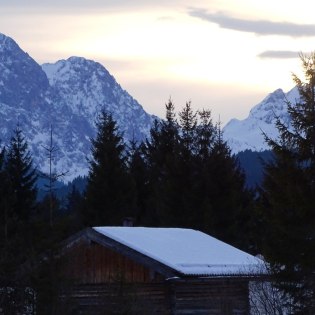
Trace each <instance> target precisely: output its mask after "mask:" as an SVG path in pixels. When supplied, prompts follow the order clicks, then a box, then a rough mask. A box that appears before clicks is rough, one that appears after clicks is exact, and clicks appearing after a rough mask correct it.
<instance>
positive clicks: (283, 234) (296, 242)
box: [261, 53, 315, 314]
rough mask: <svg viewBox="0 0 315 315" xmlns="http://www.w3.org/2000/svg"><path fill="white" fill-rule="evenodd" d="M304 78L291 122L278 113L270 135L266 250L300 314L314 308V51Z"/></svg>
mask: <svg viewBox="0 0 315 315" xmlns="http://www.w3.org/2000/svg"><path fill="white" fill-rule="evenodd" d="M301 61H302V65H303V71H304V75H305V80H306V81H305V82H303V81H302V80H301V79H300V78H298V77H297V76H296V75H293V79H294V82H295V83H296V85H297V88H298V90H299V94H300V99H298V100H297V101H296V103H295V104H291V103H288V114H289V116H290V118H291V124H290V125H289V126H287V125H285V123H284V122H282V121H281V120H280V119H279V118H278V119H277V122H276V126H277V128H278V131H279V138H278V139H271V138H270V137H268V136H267V135H266V141H267V142H268V144H269V146H270V147H271V149H272V152H273V154H274V159H273V160H272V161H271V162H268V163H267V164H266V165H265V178H264V181H263V185H262V191H261V195H262V198H261V199H262V207H261V212H262V215H263V218H264V220H265V221H264V222H265V225H264V229H265V231H266V234H265V239H264V242H263V245H264V247H263V250H264V253H265V255H266V257H267V258H268V259H269V260H270V261H271V263H272V265H273V267H274V271H275V273H276V274H277V275H278V276H279V279H281V280H283V281H282V284H283V283H286V284H290V285H288V286H285V287H284V289H286V290H288V291H289V292H290V293H291V294H292V296H293V302H294V303H293V304H294V308H295V311H296V312H295V314H314V312H315V250H314V249H315V233H314V231H315V199H314V196H315V94H314V88H315V53H312V54H311V55H309V56H306V55H301Z"/></svg>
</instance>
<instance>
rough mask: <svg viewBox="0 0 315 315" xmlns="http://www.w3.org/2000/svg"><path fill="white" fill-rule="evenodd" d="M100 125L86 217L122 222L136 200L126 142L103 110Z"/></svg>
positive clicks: (87, 220)
mask: <svg viewBox="0 0 315 315" xmlns="http://www.w3.org/2000/svg"><path fill="white" fill-rule="evenodd" d="M96 125H97V135H96V138H95V139H92V141H91V142H92V159H91V160H90V171H89V176H88V184H87V189H86V209H85V213H84V214H83V216H84V217H85V224H88V225H120V224H122V221H123V218H124V217H125V216H129V215H130V213H129V208H130V202H131V200H132V196H131V195H132V189H131V187H132V183H131V178H130V176H129V175H128V172H127V166H126V153H125V144H124V141H123V137H122V134H121V133H120V132H119V131H118V127H117V125H116V122H115V121H114V119H113V117H112V115H111V114H109V113H107V112H105V111H102V112H101V114H100V116H99V118H98V121H97V124H96Z"/></svg>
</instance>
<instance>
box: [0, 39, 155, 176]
mask: <svg viewBox="0 0 315 315" xmlns="http://www.w3.org/2000/svg"><path fill="white" fill-rule="evenodd" d="M103 109H105V110H107V111H109V112H111V113H112V115H113V117H114V119H115V120H116V121H117V124H118V126H119V127H120V130H121V131H122V132H123V133H124V137H125V139H126V140H128V139H135V140H137V139H143V138H145V137H146V136H147V135H148V134H149V130H150V128H151V126H152V123H153V120H154V119H155V117H154V116H151V115H149V114H147V113H146V112H145V111H144V110H143V108H142V106H141V105H140V104H139V103H138V102H137V101H136V100H135V99H133V98H132V97H131V96H130V95H129V94H128V93H127V92H126V91H125V90H123V89H122V88H121V86H120V85H119V84H118V83H117V82H116V80H115V78H114V77H113V76H112V75H111V74H110V73H109V72H108V71H107V70H106V69H105V67H104V66H102V65H101V64H100V63H98V62H94V61H92V60H88V59H85V58H82V57H70V58H68V59H67V60H59V61H57V62H56V63H54V64H44V65H42V66H40V65H39V64H38V63H37V62H36V61H35V60H33V59H32V58H31V57H30V56H29V55H28V54H26V53H25V52H24V51H23V50H22V49H21V48H20V47H19V46H18V44H16V43H15V42H14V40H12V39H11V38H9V37H7V36H5V35H3V34H0V126H1V127H0V139H1V141H2V144H6V143H8V141H9V139H10V137H11V134H12V130H13V129H14V128H15V126H16V125H17V123H19V125H20V127H21V129H22V131H23V133H24V134H25V137H26V140H27V141H28V143H29V145H30V149H31V151H32V153H33V154H32V155H33V158H34V162H35V164H36V165H37V167H38V169H39V170H41V171H44V172H45V171H46V172H47V170H48V164H49V161H48V159H47V157H46V156H47V152H45V149H44V147H47V146H48V144H49V139H50V136H49V135H50V128H51V126H52V129H53V141H54V144H55V145H56V147H57V148H58V152H57V154H56V158H55V160H54V168H55V169H56V170H58V171H59V172H60V171H62V172H65V171H66V172H68V173H67V178H66V180H71V179H73V178H75V177H77V176H79V175H86V174H87V172H88V163H87V157H88V156H89V154H90V139H91V138H93V137H94V136H95V131H96V130H95V119H96V117H97V116H98V114H99V113H100V111H101V110H103Z"/></svg>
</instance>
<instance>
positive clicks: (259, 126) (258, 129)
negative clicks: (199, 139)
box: [223, 87, 299, 153]
mask: <svg viewBox="0 0 315 315" xmlns="http://www.w3.org/2000/svg"><path fill="white" fill-rule="evenodd" d="M298 99H299V93H298V90H297V88H296V87H295V88H293V89H292V90H291V91H289V92H288V93H284V92H283V91H282V90H281V89H278V90H276V91H274V92H273V93H271V94H269V95H268V96H267V97H265V99H264V100H263V101H262V102H260V103H259V104H258V105H256V106H255V107H253V108H252V109H251V111H250V113H249V116H248V117H247V118H246V119H244V120H238V119H232V120H230V121H229V122H228V123H227V124H226V126H225V127H224V128H223V135H224V138H225V140H226V141H227V142H228V144H229V146H230V147H231V149H232V152H233V153H237V152H240V151H245V150H246V149H249V150H252V151H263V150H268V149H269V147H268V146H267V144H266V142H265V140H264V136H263V133H265V134H266V135H268V136H269V137H271V138H274V139H276V138H277V136H278V131H277V129H276V127H275V121H276V117H280V119H281V120H282V121H283V122H284V123H285V124H287V125H289V123H290V118H289V116H288V113H287V102H288V101H289V102H290V103H291V104H295V103H296V100H298Z"/></svg>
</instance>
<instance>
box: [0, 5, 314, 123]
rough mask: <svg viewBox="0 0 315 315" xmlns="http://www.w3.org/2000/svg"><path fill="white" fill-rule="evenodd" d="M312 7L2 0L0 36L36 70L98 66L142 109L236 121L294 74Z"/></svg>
mask: <svg viewBox="0 0 315 315" xmlns="http://www.w3.org/2000/svg"><path fill="white" fill-rule="evenodd" d="M314 8H315V4H314V3H313V1H312V0H299V1H296V0H295V1H292V0H276V1H275V0H264V1H261V0H237V1H236V0H195V1H186V0H156V1H153V0H54V1H51V0H28V1H23V0H0V32H1V33H3V34H5V35H7V36H10V37H12V38H13V39H14V40H15V41H16V42H17V43H18V44H19V46H20V47H21V48H22V49H23V50H24V51H26V52H27V53H28V54H29V55H30V56H31V57H32V58H34V59H35V60H36V61H37V62H38V63H40V64H42V63H46V62H50V63H54V62H56V61H57V60H60V59H67V58H69V57H70V56H81V57H85V58H87V59H92V60H94V61H97V62H100V63H101V64H102V65H103V66H104V67H105V68H106V69H107V70H108V71H109V72H110V73H111V74H112V75H113V76H114V77H115V79H116V80H117V82H118V83H119V84H120V85H121V86H122V87H123V88H124V89H125V90H127V91H128V92H129V93H130V94H131V95H132V96H133V97H134V98H135V99H136V100H137V101H138V102H139V103H140V104H141V105H142V106H143V107H144V109H145V110H146V111H147V112H148V113H150V114H155V115H157V116H160V117H164V114H165V103H166V102H167V101H168V100H169V98H171V99H172V100H173V102H174V104H175V107H176V109H177V110H180V109H181V108H182V107H183V106H184V105H185V103H186V102H187V101H191V103H192V106H193V108H194V109H196V110H197V109H200V110H201V109H210V110H211V111H212V117H213V119H214V120H215V121H218V120H220V121H221V122H222V123H223V125H224V124H225V123H227V122H228V121H229V120H230V119H232V118H238V119H244V118H246V117H247V116H248V113H249V111H250V109H251V108H252V107H253V106H254V105H256V104H257V103H259V102H260V101H261V100H262V99H263V98H264V97H265V96H266V95H267V94H269V93H271V92H273V91H274V90H276V89H278V88H282V89H283V90H284V91H285V92H286V91H289V90H290V89H291V88H293V81H292V73H296V74H298V75H301V63H300V60H299V53H301V52H302V53H309V52H311V51H313V50H314V47H315V45H314V44H315V20H314Z"/></svg>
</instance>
